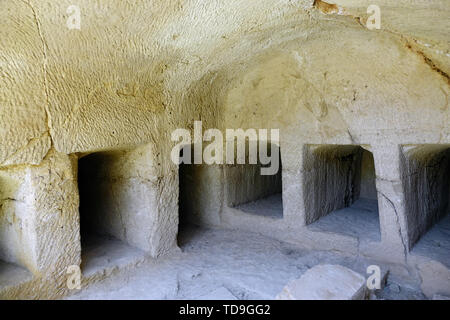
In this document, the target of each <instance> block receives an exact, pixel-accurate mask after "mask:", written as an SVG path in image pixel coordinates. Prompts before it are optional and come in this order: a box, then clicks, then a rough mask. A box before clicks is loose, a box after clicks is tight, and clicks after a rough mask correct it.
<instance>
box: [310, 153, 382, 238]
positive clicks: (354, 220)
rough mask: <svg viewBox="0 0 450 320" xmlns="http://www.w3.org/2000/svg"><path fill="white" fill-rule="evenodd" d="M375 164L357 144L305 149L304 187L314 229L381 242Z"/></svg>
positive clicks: (368, 154) (311, 226)
mask: <svg viewBox="0 0 450 320" xmlns="http://www.w3.org/2000/svg"><path fill="white" fill-rule="evenodd" d="M375 181H376V175H375V164H374V159H373V155H372V153H371V152H369V151H367V150H365V149H363V148H362V147H360V146H355V145H318V146H317V145H314V146H311V145H310V146H306V147H305V154H304V172H303V184H304V189H305V208H306V223H307V224H308V225H310V228H311V229H313V230H314V229H315V230H321V231H328V232H335V233H341V234H347V235H351V236H355V237H358V238H363V239H367V240H371V241H379V240H380V237H381V236H380V224H379V217H378V201H377V190H376V184H375Z"/></svg>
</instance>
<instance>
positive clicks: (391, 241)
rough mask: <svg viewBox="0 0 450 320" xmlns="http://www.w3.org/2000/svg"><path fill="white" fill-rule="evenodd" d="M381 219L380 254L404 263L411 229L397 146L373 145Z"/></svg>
mask: <svg viewBox="0 0 450 320" xmlns="http://www.w3.org/2000/svg"><path fill="white" fill-rule="evenodd" d="M372 149H373V150H372V153H373V156H374V162H375V172H376V188H377V195H378V209H379V217H380V231H381V241H382V244H381V247H380V248H379V249H380V250H381V251H380V254H382V255H383V256H385V257H387V258H389V259H391V260H397V261H404V259H405V257H406V254H407V252H408V240H407V239H408V237H407V234H408V230H407V225H406V216H405V203H404V201H405V200H404V199H405V197H404V190H403V186H402V181H401V172H400V167H401V157H400V147H399V146H398V145H383V146H381V145H376V146H372Z"/></svg>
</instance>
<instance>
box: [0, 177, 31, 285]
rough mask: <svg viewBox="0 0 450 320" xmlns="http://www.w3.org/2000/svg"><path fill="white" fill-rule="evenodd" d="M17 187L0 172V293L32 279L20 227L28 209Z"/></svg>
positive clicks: (12, 178) (15, 180)
mask: <svg viewBox="0 0 450 320" xmlns="http://www.w3.org/2000/svg"><path fill="white" fill-rule="evenodd" d="M19 185H20V181H19V180H18V179H16V177H13V176H12V175H10V174H8V173H7V172H5V171H2V170H0V290H1V289H3V288H6V287H9V286H14V285H17V284H20V283H23V282H26V281H29V280H31V279H32V274H31V272H30V271H29V270H28V268H27V267H26V261H27V256H28V254H27V249H26V248H25V245H24V238H25V237H26V235H25V236H24V234H23V233H24V231H26V230H23V226H22V224H23V223H25V222H24V220H25V219H26V214H29V211H28V210H29V209H28V208H27V204H26V203H25V199H24V198H23V197H24V194H23V192H22V195H21V194H20V193H21V192H19V188H20V187H19Z"/></svg>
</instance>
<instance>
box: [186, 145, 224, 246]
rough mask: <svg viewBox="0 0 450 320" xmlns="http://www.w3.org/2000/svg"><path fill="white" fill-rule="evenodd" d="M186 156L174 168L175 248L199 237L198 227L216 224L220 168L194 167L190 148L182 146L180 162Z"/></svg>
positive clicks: (219, 204)
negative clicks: (176, 218) (176, 181)
mask: <svg viewBox="0 0 450 320" xmlns="http://www.w3.org/2000/svg"><path fill="white" fill-rule="evenodd" d="M189 154H190V155H191V157H190V161H184V160H182V161H183V162H182V163H180V164H179V167H178V179H179V181H178V183H179V194H178V218H179V224H178V236H177V242H178V246H179V247H183V246H184V245H185V244H188V243H189V241H190V240H191V239H192V238H193V237H195V236H197V235H199V233H198V232H197V231H198V229H199V227H201V226H204V227H211V226H217V225H219V224H220V216H219V214H220V208H221V194H222V191H221V190H222V167H221V165H216V164H211V165H208V164H205V163H202V164H194V145H186V146H184V147H183V148H182V149H181V150H180V158H181V159H184V158H183V156H185V157H188V155H189ZM186 160H187V159H186ZM184 162H186V163H184Z"/></svg>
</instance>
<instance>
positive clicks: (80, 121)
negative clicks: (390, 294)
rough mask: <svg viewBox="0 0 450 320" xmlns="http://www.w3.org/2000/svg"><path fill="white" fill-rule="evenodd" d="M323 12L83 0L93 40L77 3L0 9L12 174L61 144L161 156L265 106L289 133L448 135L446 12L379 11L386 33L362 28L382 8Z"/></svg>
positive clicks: (392, 6) (419, 6)
mask: <svg viewBox="0 0 450 320" xmlns="http://www.w3.org/2000/svg"><path fill="white" fill-rule="evenodd" d="M313 3H314V1H312V0H299V1H290V0H267V1H248V0H228V1H223V0H209V1H204V0H191V1H181V0H179V1H176V0H166V1H115V0H110V1H92V0H79V1H77V5H78V6H79V7H80V9H81V13H82V20H81V30H69V29H68V28H67V27H66V20H67V18H68V14H67V13H66V9H67V7H68V6H69V5H71V4H73V1H72V0H63V1H43V0H29V1H28V0H24V1H16V0H0V4H1V6H0V21H2V22H1V23H2V27H1V28H0V75H1V78H0V138H1V140H2V143H1V144H0V166H10V165H16V164H23V163H28V164H38V163H39V162H40V161H41V160H42V159H43V157H45V155H46V154H47V152H48V151H49V149H50V148H52V146H53V147H54V148H56V149H57V150H58V151H60V152H65V153H73V152H89V151H92V150H99V149H108V148H113V147H118V146H125V145H133V144H139V143H145V142H154V143H155V144H163V143H164V141H168V138H169V136H170V131H171V130H172V129H173V128H176V127H180V126H183V127H185V126H187V125H189V123H192V120H194V119H200V118H201V119H202V120H204V121H205V124H206V125H207V126H214V125H219V124H223V123H227V124H230V125H233V126H234V125H247V124H248V123H246V121H247V119H248V117H246V116H245V115H246V114H248V116H249V117H251V116H252V114H251V112H250V111H249V110H246V109H245V108H248V107H250V106H251V105H255V104H256V103H258V104H259V105H261V106H262V107H261V108H262V109H260V112H263V110H265V111H267V112H268V113H267V114H270V112H272V114H274V118H275V121H276V122H277V123H280V125H285V126H287V127H288V128H289V127H290V126H292V125H293V124H292V120H291V119H295V118H296V117H290V116H289V114H290V112H291V111H293V110H294V111H295V110H297V111H296V112H297V113H296V115H297V117H298V116H302V117H306V118H305V119H308V117H310V118H311V121H309V123H310V124H311V125H313V126H314V128H313V129H314V130H319V132H323V133H324V134H325V135H333V130H341V129H342V130H344V131H347V129H350V130H353V129H355V128H357V127H358V126H360V125H367V127H368V129H369V130H378V129H380V128H382V129H386V128H389V127H390V126H392V125H394V126H395V125H396V124H397V123H398V122H395V123H394V122H392V117H400V119H403V120H404V123H405V126H406V127H408V126H411V125H417V126H418V127H420V128H427V127H429V126H433V127H434V128H435V129H436V128H437V129H436V130H437V131H440V132H442V126H443V129H444V131H445V130H447V131H448V113H449V111H448V92H449V86H448V83H449V82H448V76H447V75H448V73H449V71H450V67H449V66H450V63H449V59H450V58H449V56H450V50H449V48H450V45H449V39H450V37H449V30H450V27H449V21H450V19H448V17H449V16H450V15H449V13H450V11H449V8H448V1H447V0H440V1H428V0H427V1H412V0H411V1H406V0H404V1H395V2H393V1H378V2H377V4H379V5H380V7H381V9H382V29H381V30H377V31H369V30H367V29H366V28H365V27H364V21H365V19H366V18H367V13H366V12H365V10H366V8H367V6H368V5H369V4H370V1H365V0H361V1H359V0H348V1H345V0H342V1H339V0H337V1H335V3H337V5H338V6H340V7H341V8H343V10H340V13H341V14H324V13H323V12H321V10H319V9H318V8H317V4H316V6H314V4H313ZM258 81H260V82H259V83H258ZM366 85H368V87H367V88H366V87H365V86H366ZM258 86H259V87H258ZM277 91H278V95H277V94H276V92H277ZM355 91H356V92H357V95H358V96H357V97H356V98H357V99H356V101H357V102H356V103H354V101H353V99H354V98H355V97H354V95H355ZM271 92H272V93H273V94H274V95H272V96H270V93H271ZM242 97H245V99H247V100H246V105H242V101H240V100H241V98H242ZM275 103H278V104H280V105H281V106H280V107H279V108H278V106H277V111H276V112H275V113H273V111H272V110H269V108H270V106H271V105H273V104H275ZM239 105H241V107H238V106H239ZM324 105H325V106H326V107H324ZM373 105H377V106H380V107H379V108H374V111H369V110H368V108H371V107H370V106H372V108H373ZM392 106H396V107H398V110H400V112H397V113H394V112H393V111H392V109H391V110H390V109H389V107H391V108H392ZM325 108H326V111H325ZM421 108H424V109H426V110H427V115H428V116H427V117H422V118H421V117H419V115H420V114H424V113H423V112H420V109H421ZM302 110H306V111H302ZM248 112H250V113H248ZM308 112H309V113H308ZM236 113H239V114H240V115H241V117H240V118H239V119H238V120H234V119H235V118H233V117H234V115H235V114H236ZM324 113H327V114H328V113H330V114H334V115H333V117H332V118H331V119H334V120H336V119H338V118H339V119H340V120H339V121H334V120H333V121H332V122H333V123H334V126H335V127H336V128H333V127H332V126H331V123H329V122H326V121H325V122H323V121H321V117H322V118H323V117H324ZM352 114H356V115H357V116H354V115H352ZM378 116H379V118H377V117H378ZM347 117H348V118H350V119H352V120H351V121H350V122H349V121H347V119H346V118H347ZM255 119H256V123H255V125H256V126H257V125H261V126H262V125H265V124H266V123H267V120H268V119H267V116H260V117H259V118H258V117H255ZM377 119H378V120H377ZM305 123H308V121H305ZM330 126H331V127H330ZM446 126H447V129H446ZM355 130H356V129H355ZM431 134H434V132H433V133H431ZM441 138H442V137H441ZM443 138H444V139H448V137H443Z"/></svg>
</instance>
